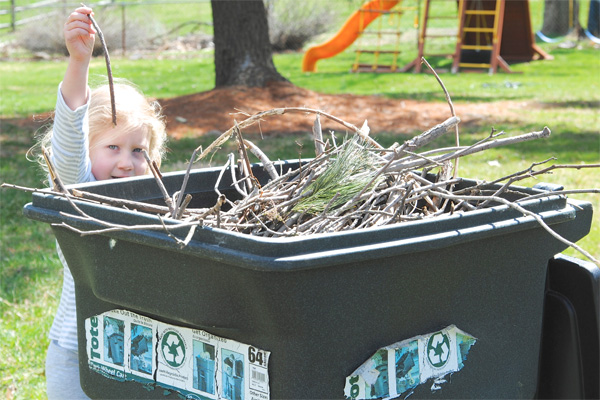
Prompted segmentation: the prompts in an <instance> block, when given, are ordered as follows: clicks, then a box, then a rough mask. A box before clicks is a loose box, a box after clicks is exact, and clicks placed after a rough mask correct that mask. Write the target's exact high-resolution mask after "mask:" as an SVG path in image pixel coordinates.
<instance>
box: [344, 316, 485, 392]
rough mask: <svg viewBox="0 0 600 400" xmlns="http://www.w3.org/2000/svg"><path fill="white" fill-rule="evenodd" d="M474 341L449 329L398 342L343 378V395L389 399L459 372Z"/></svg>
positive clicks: (437, 383) (436, 383)
mask: <svg viewBox="0 0 600 400" xmlns="http://www.w3.org/2000/svg"><path fill="white" fill-rule="evenodd" d="M476 341H477V339H476V338H475V337H473V336H471V335H469V334H468V333H465V332H463V331H461V330H460V329H458V328H457V327H456V326H455V325H450V326H448V327H446V328H444V329H442V330H440V331H437V332H432V333H428V334H426V335H421V336H416V337H413V338H410V339H406V340H402V341H400V342H397V343H394V344H392V345H390V346H386V347H384V348H381V349H379V350H378V351H377V352H376V353H375V354H374V355H373V356H371V358H369V359H368V360H367V361H366V362H365V363H364V364H362V365H361V366H360V367H358V368H357V369H356V370H355V371H354V372H353V373H352V375H350V376H349V377H347V378H346V386H345V388H344V395H345V396H346V398H350V399H361V400H362V399H365V400H366V399H390V398H393V397H397V396H400V395H402V394H403V393H407V392H409V391H410V390H413V389H414V388H416V387H417V386H418V385H421V384H423V383H425V382H427V381H428V380H429V379H434V382H433V385H432V386H431V390H432V391H437V390H439V389H440V388H441V386H440V385H441V384H443V383H446V380H445V379H443V377H444V376H445V375H447V374H450V373H454V372H457V371H460V370H461V369H462V368H463V367H464V362H465V360H466V359H467V354H468V352H469V350H470V349H471V346H473V345H474V344H475V342H476Z"/></svg>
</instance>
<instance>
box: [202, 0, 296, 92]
mask: <svg viewBox="0 0 600 400" xmlns="http://www.w3.org/2000/svg"><path fill="white" fill-rule="evenodd" d="M211 5H212V13H213V26H214V43H215V73H216V79H215V86H216V87H220V86H234V85H242V86H250V87H262V86H265V85H266V84H267V83H268V82H270V81H287V80H286V79H285V78H284V77H283V76H281V75H280V74H279V72H277V70H276V69H275V65H274V64H273V53H272V49H271V43H270V41H269V27H268V24H267V14H266V11H265V6H264V4H263V2H262V0H233V1H232V0H211Z"/></svg>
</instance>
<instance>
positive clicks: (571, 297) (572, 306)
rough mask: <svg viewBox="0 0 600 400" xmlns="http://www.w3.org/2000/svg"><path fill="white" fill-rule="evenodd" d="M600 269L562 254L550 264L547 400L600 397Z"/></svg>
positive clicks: (542, 387) (544, 363) (544, 371)
mask: <svg viewBox="0 0 600 400" xmlns="http://www.w3.org/2000/svg"><path fill="white" fill-rule="evenodd" d="M598 377H600V269H599V268H598V267H597V266H595V265H594V264H592V263H590V262H586V261H582V260H579V259H576V258H573V257H567V256H563V255H559V256H557V257H555V258H553V259H551V260H550V262H549V263H548V278H547V283H546V299H545V304H544V322H543V330H542V348H541V352H540V380H539V390H538V397H539V398H541V399H547V398H554V399H559V398H560V399H598V398H600V379H598Z"/></svg>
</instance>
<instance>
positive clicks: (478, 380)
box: [24, 162, 592, 399]
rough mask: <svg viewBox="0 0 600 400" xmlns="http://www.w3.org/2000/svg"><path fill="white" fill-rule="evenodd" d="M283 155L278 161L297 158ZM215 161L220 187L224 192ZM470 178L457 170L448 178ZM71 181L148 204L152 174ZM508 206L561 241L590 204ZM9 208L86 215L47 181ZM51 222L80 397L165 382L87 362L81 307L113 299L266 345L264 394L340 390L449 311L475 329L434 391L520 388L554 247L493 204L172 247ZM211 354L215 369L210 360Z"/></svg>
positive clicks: (157, 393) (476, 393)
mask: <svg viewBox="0 0 600 400" xmlns="http://www.w3.org/2000/svg"><path fill="white" fill-rule="evenodd" d="M282 164H283V165H282V166H281V168H283V169H284V170H285V169H287V168H288V167H290V168H293V167H296V166H297V164H296V163H285V162H284V163H282ZM278 168H280V167H278ZM253 169H254V174H255V176H257V177H258V179H259V180H261V181H263V182H264V181H266V180H267V179H268V176H267V175H266V173H265V172H264V171H263V169H262V168H261V166H260V165H255V166H253ZM219 172H220V168H207V169H200V170H195V171H192V173H191V176H190V179H189V183H188V187H187V191H188V192H189V193H191V194H192V195H193V198H194V200H193V201H192V204H190V207H210V206H212V205H213V204H214V203H215V201H216V198H217V196H216V194H215V193H214V189H213V187H214V184H215V182H216V179H217V177H218V175H219ZM227 175H229V174H225V176H224V179H223V181H222V182H221V184H220V191H221V192H223V193H224V194H226V195H227V196H228V197H230V198H235V196H236V193H235V192H232V190H231V180H230V178H227ZM183 177H184V173H183V172H176V173H169V174H165V175H164V177H163V181H164V183H165V186H166V188H167V190H168V191H169V193H173V192H175V191H177V190H179V189H180V187H181V184H182V181H183ZM473 184H474V182H473V181H469V180H463V182H462V183H461V184H460V187H465V186H469V185H473ZM76 187H77V188H80V189H82V190H86V191H90V192H94V193H97V194H102V195H108V196H111V197H117V198H124V199H131V200H137V201H143V202H151V203H161V202H162V195H161V193H160V191H159V189H158V187H157V185H156V183H155V182H154V178H151V177H137V178H132V179H126V180H113V181H102V182H95V183H88V184H81V185H77V186H76ZM515 189H517V188H515ZM518 190H519V191H521V192H526V193H537V192H538V191H536V190H534V189H528V188H518ZM78 205H79V206H80V207H81V209H82V210H84V211H85V212H86V213H87V214H89V215H90V216H93V217H97V218H100V219H103V220H106V221H112V222H118V223H120V224H127V225H140V224H148V223H152V224H156V223H160V222H159V221H158V218H157V217H156V216H154V215H150V214H145V213H138V212H134V211H128V210H125V209H119V208H115V207H110V206H106V205H100V204H91V203H86V204H84V203H81V202H78ZM521 205H522V206H523V207H525V208H526V209H528V210H530V211H535V212H537V213H539V215H541V216H542V218H543V219H544V221H545V222H546V223H547V224H548V225H550V226H551V227H552V229H554V230H555V231H556V232H558V233H559V234H561V235H562V236H563V237H565V238H567V239H568V240H571V241H577V240H578V239H580V238H582V237H583V236H585V235H586V234H587V233H588V231H589V228H590V224H591V219H592V207H591V204H589V203H585V202H576V201H573V200H567V199H566V198H565V197H563V196H558V195H553V194H551V193H548V196H545V197H543V198H539V199H535V200H530V201H526V202H523V203H521ZM24 213H25V215H26V216H27V217H28V218H31V219H35V220H39V221H43V222H47V223H53V224H54V223H63V222H64V223H67V224H69V225H71V226H74V227H77V228H80V229H84V230H90V229H98V228H100V226H99V225H98V224H96V223H94V222H89V221H81V220H80V219H78V218H75V217H74V216H73V215H72V214H73V213H74V212H73V211H72V209H71V206H70V205H69V204H68V202H67V201H66V200H65V199H64V198H61V197H60V196H54V195H52V194H46V193H35V194H34V195H33V200H32V203H30V204H28V205H26V206H25V209H24ZM165 223H166V224H169V223H170V222H169V221H168V220H166V221H165ZM52 229H53V231H54V234H55V235H56V238H57V240H58V242H59V244H60V246H61V249H62V251H63V253H64V256H65V258H66V260H67V261H68V263H69V266H70V268H71V271H72V274H73V278H74V280H75V289H76V298H77V312H78V335H79V354H80V370H81V382H82V387H83V389H84V391H85V392H86V393H87V394H88V395H89V396H91V397H93V398H164V395H165V393H164V391H163V390H149V387H150V385H142V384H140V383H139V382H130V381H125V382H121V381H119V380H118V379H113V378H114V377H113V378H107V377H106V376H104V375H102V374H99V373H97V372H95V371H93V370H92V369H90V367H89V364H88V361H89V360H88V355H87V353H86V349H87V348H86V338H88V337H87V336H86V334H87V333H88V332H86V325H85V323H84V321H86V320H88V321H89V320H90V318H92V317H94V316H98V315H101V314H102V313H105V312H107V311H110V310H128V311H131V312H133V313H136V315H141V316H144V317H145V318H148V319H152V321H159V322H160V323H164V324H167V325H172V326H176V327H183V328H190V329H195V330H202V331H203V332H204V331H205V332H208V333H209V334H210V335H214V336H215V337H220V338H226V339H228V340H233V341H237V342H240V343H244V344H248V345H250V346H251V347H249V348H252V349H254V348H256V349H262V350H264V351H265V352H270V355H269V358H268V388H269V392H270V394H269V396H270V398H273V399H290V398H296V399H300V398H303V399H316V398H319V399H334V398H344V387H345V383H346V378H347V377H348V376H349V375H350V374H352V372H353V371H354V370H355V369H356V368H357V367H359V366H360V365H361V364H362V363H363V362H365V361H366V360H368V359H369V357H371V356H372V355H373V354H374V353H375V352H377V350H378V349H380V348H382V347H384V346H387V345H390V344H392V343H396V342H398V341H401V340H404V339H409V338H413V337H415V336H417V335H422V334H425V333H428V332H436V331H438V330H440V329H442V328H444V327H446V326H449V325H451V324H453V325H456V327H458V328H459V329H461V330H462V331H464V332H467V333H469V334H470V335H473V336H474V337H476V338H477V342H476V344H475V345H474V346H473V347H472V348H471V350H470V352H469V354H468V359H467V360H466V361H465V362H464V368H462V369H461V370H460V371H459V372H457V373H454V374H452V375H451V377H450V378H448V379H447V380H448V382H446V383H444V384H443V386H442V392H441V396H443V397H447V398H515V397H522V398H532V397H534V396H535V391H536V385H537V378H538V359H539V354H540V336H541V328H542V315H543V302H544V288H545V282H546V269H547V265H548V260H549V259H551V258H552V257H553V256H554V255H555V254H557V253H559V252H561V251H563V250H564V249H565V247H566V245H564V244H563V243H562V242H559V241H558V240H556V239H554V238H552V237H551V236H550V235H549V234H548V233H547V232H546V231H545V230H544V229H543V228H542V227H540V225H539V224H538V223H537V222H536V221H535V220H534V219H533V218H531V217H527V216H523V215H522V214H520V213H519V212H517V211H516V210H514V209H512V208H509V207H507V206H504V205H502V206H495V207H490V208H487V209H482V210H476V211H472V212H468V213H455V214H452V215H444V216H440V217H436V218H432V219H425V220H421V221H411V222H405V223H401V224H396V225H392V226H385V227H377V228H369V229H364V230H355V231H347V232H339V233H331V234H317V235H312V236H306V237H286V238H263V237H255V236H250V235H243V234H238V233H234V232H230V231H225V230H221V229H211V228H201V229H197V230H196V232H195V234H194V236H193V238H192V240H191V241H190V243H189V244H188V245H187V246H185V247H180V246H179V245H178V244H177V243H175V241H174V240H173V239H172V238H170V237H169V236H168V235H167V234H166V233H164V232H162V231H149V230H136V231H125V232H124V231H120V232H110V233H106V234H102V235H89V236H81V235H79V234H78V233H76V232H73V231H71V230H68V229H66V228H64V227H59V226H55V225H53V227H52ZM185 233H187V232H184V233H183V236H184V235H185ZM93 321H95V320H93ZM159 339H160V338H157V341H158V340H159ZM216 353H217V356H216V357H217V358H216V360H215V370H216V369H218V368H221V367H222V366H223V361H224V359H221V358H219V357H221V356H220V355H219V354H218V351H217V352H216ZM240 354H241V358H239V360H242V362H248V360H249V359H250V358H252V351H251V350H250V352H249V353H243V352H241V353H240ZM261 354H262V353H261ZM265 354H266V353H265ZM186 357H187V355H186ZM125 359H127V357H126V358H125ZM192 364H193V362H190V365H192ZM231 371H232V374H231V376H232V386H231V388H235V387H236V386H235V385H236V384H238V383H239V382H237V381H236V382H234V380H235V379H238V380H239V381H244V380H246V381H249V380H250V379H251V376H250V375H239V374H236V373H235V372H236V371H235V367H234V368H233V369H231ZM233 378H235V379H233ZM219 379H223V378H219ZM221 382H222V380H221ZM242 383H243V384H244V385H245V384H246V383H244V382H242ZM217 389H218V390H222V389H223V388H222V387H220V388H219V387H218V388H217ZM263 389H264V388H263ZM413 395H414V396H415V397H418V398H421V397H424V398H428V397H440V393H439V392H438V391H432V390H431V383H430V384H428V385H419V386H418V387H416V388H415V389H414V393H413ZM220 396H221V397H222V398H225V395H224V394H221V395H220ZM269 396H267V397H269ZM190 397H194V396H190ZM199 398H210V396H205V397H202V396H199ZM213 398H214V397H213Z"/></svg>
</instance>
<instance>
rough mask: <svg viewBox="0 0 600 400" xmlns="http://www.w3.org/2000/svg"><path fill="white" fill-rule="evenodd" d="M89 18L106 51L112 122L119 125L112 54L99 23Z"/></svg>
mask: <svg viewBox="0 0 600 400" xmlns="http://www.w3.org/2000/svg"><path fill="white" fill-rule="evenodd" d="M81 5H82V6H83V7H87V6H86V5H85V4H83V3H81ZM88 18H89V19H90V21H92V25H94V29H96V33H98V37H99V38H100V43H102V50H103V52H104V61H106V73H107V75H108V88H109V90H110V107H111V110H112V123H113V125H114V126H117V106H116V104H115V87H114V84H113V76H112V69H111V67H110V56H109V55H108V48H107V47H106V41H105V40H104V34H103V33H102V30H100V27H99V26H98V23H97V22H96V20H95V19H94V17H92V14H88Z"/></svg>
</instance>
